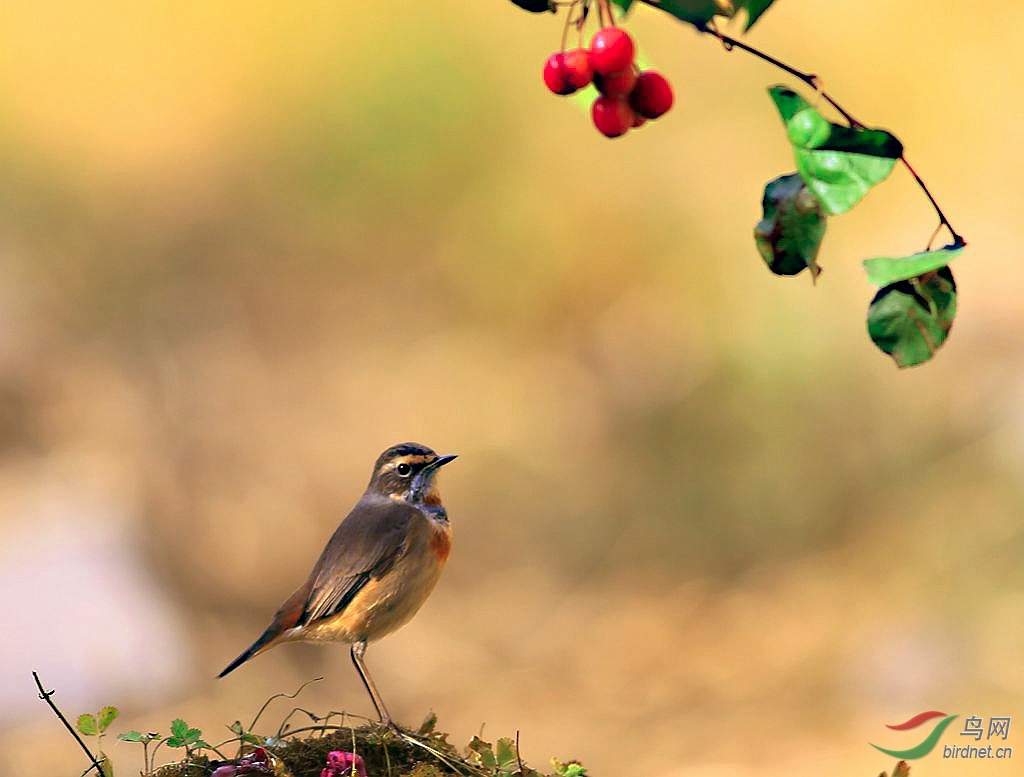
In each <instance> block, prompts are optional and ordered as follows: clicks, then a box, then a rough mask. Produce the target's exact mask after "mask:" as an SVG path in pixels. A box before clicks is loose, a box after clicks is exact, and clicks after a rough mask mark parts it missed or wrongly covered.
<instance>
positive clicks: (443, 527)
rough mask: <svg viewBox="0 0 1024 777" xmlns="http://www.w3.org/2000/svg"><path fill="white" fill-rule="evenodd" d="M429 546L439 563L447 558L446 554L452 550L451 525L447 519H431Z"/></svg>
mask: <svg viewBox="0 0 1024 777" xmlns="http://www.w3.org/2000/svg"><path fill="white" fill-rule="evenodd" d="M429 547H430V552H431V553H432V554H433V556H434V558H435V559H437V562H438V563H439V564H443V563H444V562H446V561H447V560H448V554H450V553H451V552H452V527H451V526H450V525H449V523H448V521H440V520H437V519H431V521H430V540H429Z"/></svg>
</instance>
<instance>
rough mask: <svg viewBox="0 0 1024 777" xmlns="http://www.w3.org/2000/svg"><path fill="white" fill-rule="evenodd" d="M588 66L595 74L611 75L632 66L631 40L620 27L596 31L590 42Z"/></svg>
mask: <svg viewBox="0 0 1024 777" xmlns="http://www.w3.org/2000/svg"><path fill="white" fill-rule="evenodd" d="M590 64H591V65H592V66H593V68H594V72H595V73H600V74H601V75H605V76H606V75H611V74H612V73H618V72H620V71H622V70H626V69H628V68H629V67H630V65H632V64H633V39H632V38H630V37H629V33H627V32H626V31H625V30H624V29H622V28H621V27H605V28H604V29H603V30H598V31H597V34H596V35H594V37H593V39H592V40H591V41H590Z"/></svg>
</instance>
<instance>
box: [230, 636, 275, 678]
mask: <svg viewBox="0 0 1024 777" xmlns="http://www.w3.org/2000/svg"><path fill="white" fill-rule="evenodd" d="M279 635H280V632H279V631H277V630H276V629H275V628H274V627H273V626H271V627H270V628H269V629H267V630H266V631H264V632H263V634H261V635H260V638H259V639H258V640H256V641H255V642H253V643H252V645H250V646H249V648H248V649H247V650H246V651H245V652H244V653H242V655H240V656H239V657H238V658H236V659H235V660H234V661H232V662H231V663H230V664H228V665H227V666H226V667H225V669H224V671H223V672H221V673H220V674H219V675H217V677H218V679H219V678H221V677H223V676H224V675H226V674H228V673H229V672H233V671H235V670H236V669H238V667H240V666H241V665H242V664H244V663H245V662H246V661H248V660H249V659H250V658H252V657H253V656H255V655H257V654H258V653H262V652H263V651H264V650H265V649H266V648H268V647H269V646H270V642H272V641H273V639H274V638H275V637H277V636H279Z"/></svg>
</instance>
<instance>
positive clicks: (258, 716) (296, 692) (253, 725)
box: [246, 677, 324, 731]
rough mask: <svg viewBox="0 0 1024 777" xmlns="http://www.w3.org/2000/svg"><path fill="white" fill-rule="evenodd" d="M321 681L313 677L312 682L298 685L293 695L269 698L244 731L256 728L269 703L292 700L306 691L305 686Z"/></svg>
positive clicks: (276, 695) (278, 694)
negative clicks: (277, 700)
mask: <svg viewBox="0 0 1024 777" xmlns="http://www.w3.org/2000/svg"><path fill="white" fill-rule="evenodd" d="M323 679H324V678H322V677H314V678H313V679H312V680H307V681H306V682H304V683H303V684H302V685H300V686H299V687H298V690H296V691H295V693H275V694H274V695H273V696H271V697H270V698H269V699H267V700H266V701H265V702H263V706H262V707H260V711H259V712H257V713H256V717H255V718H253V719H252V723H250V724H249V728H248V729H246V730H247V731H252V730H253V729H254V728H256V724H257V723H258V722H259V719H260V717H261V716H262V715H263V713H264V712H266V711H267V707H269V706H270V703H271V702H272V701H274V700H276V699H294V698H295V697H296V696H298V695H299V694H300V693H302V692H303V691H304V690H305V689H306V686H307V685H312V684H313V683H318V682H320V681H321V680H323Z"/></svg>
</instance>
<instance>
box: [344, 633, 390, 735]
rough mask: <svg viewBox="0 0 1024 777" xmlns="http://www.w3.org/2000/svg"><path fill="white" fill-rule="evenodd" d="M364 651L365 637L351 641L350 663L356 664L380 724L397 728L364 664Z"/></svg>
mask: <svg viewBox="0 0 1024 777" xmlns="http://www.w3.org/2000/svg"><path fill="white" fill-rule="evenodd" d="M365 652H366V640H365V639H364V640H361V641H359V642H355V643H353V644H352V663H353V664H355V665H356V671H357V672H359V679H360V680H362V681H363V686H364V687H365V688H366V692H367V693H368V694H370V701H372V702H373V706H374V708H376V710H377V715H378V716H379V717H380V722H381V725H384V726H387V727H388V728H397V726H395V724H394V723H393V722H392V720H391V715H389V714H388V708H387V707H385V706H384V700H383V699H381V698H380V694H379V693H378V692H377V686H376V685H374V684H373V679H372V678H371V677H370V672H369V670H367V668H366V664H364V663H363V653H365Z"/></svg>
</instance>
